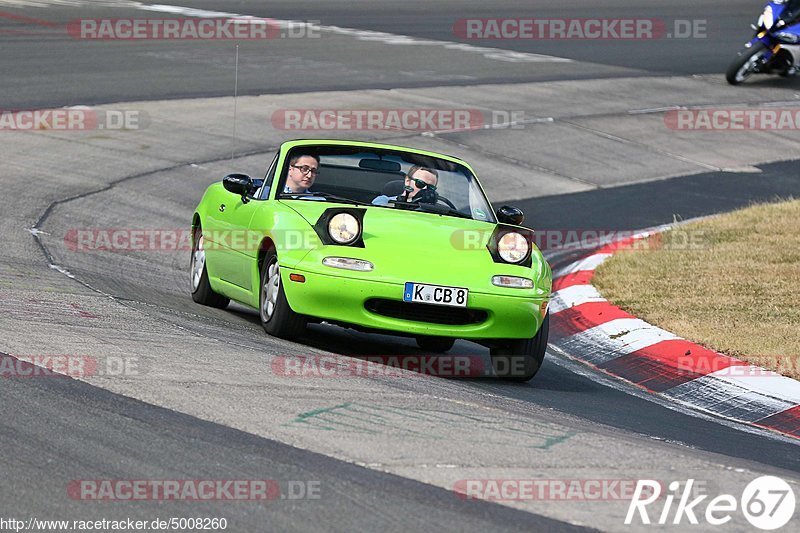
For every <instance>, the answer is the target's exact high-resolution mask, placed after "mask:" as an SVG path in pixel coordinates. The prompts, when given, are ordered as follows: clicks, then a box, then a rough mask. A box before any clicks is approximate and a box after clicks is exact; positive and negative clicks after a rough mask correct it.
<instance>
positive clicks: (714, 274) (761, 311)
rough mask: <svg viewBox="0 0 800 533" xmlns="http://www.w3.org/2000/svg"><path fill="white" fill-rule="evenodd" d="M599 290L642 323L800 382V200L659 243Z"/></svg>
mask: <svg viewBox="0 0 800 533" xmlns="http://www.w3.org/2000/svg"><path fill="white" fill-rule="evenodd" d="M592 283H593V284H594V285H595V286H596V287H597V288H598V289H599V290H600V292H601V293H602V294H603V296H604V297H606V298H608V300H610V301H611V302H613V303H614V304H616V305H618V306H619V307H621V308H623V309H625V310H626V311H628V312H629V313H631V314H633V315H635V316H638V317H639V318H641V319H642V320H646V321H647V322H650V323H651V324H654V325H657V326H659V327H661V328H664V329H666V330H667V331H671V332H673V333H675V334H676V335H679V336H681V337H684V338H686V339H689V340H691V341H694V342H697V343H698V344H702V345H704V346H707V347H709V348H711V349H714V350H716V351H719V352H722V353H725V354H727V355H730V356H733V357H737V358H739V359H743V360H746V361H749V362H751V363H753V364H756V365H759V366H763V367H765V368H769V369H771V370H775V371H776V372H780V373H782V374H784V375H787V376H791V377H793V378H795V379H800V200H792V201H788V202H782V203H778V204H759V205H755V206H753V207H749V208H747V209H743V210H740V211H736V212H733V213H729V214H725V215H722V216H719V217H714V218H710V219H707V220H704V221H701V222H696V223H692V224H688V225H685V226H682V227H680V228H678V229H675V230H671V231H669V232H667V233H665V234H663V235H660V236H658V235H657V236H654V237H651V238H650V239H648V240H647V242H646V243H644V246H637V247H636V249H633V250H629V251H621V252H618V253H617V254H616V255H614V257H612V258H611V259H610V260H608V261H606V262H605V263H604V264H603V265H602V266H601V267H600V268H599V269H598V270H597V273H596V275H595V277H594V280H593V282H592Z"/></svg>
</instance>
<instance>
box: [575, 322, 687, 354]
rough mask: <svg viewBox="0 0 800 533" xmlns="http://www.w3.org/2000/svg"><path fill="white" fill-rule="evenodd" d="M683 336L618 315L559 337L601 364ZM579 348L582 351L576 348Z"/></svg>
mask: <svg viewBox="0 0 800 533" xmlns="http://www.w3.org/2000/svg"><path fill="white" fill-rule="evenodd" d="M675 339H680V337H678V336H677V335H675V334H674V333H670V332H669V331H666V330H663V329H661V328H657V327H655V326H653V325H651V324H648V323H647V322H645V321H644V320H640V319H638V318H617V319H615V320H611V321H609V322H606V323H605V324H600V325H599V326H595V327H593V328H589V329H587V330H584V331H581V332H579V333H575V334H574V335H570V336H569V337H567V338H565V339H563V340H561V341H559V345H561V346H562V348H563V349H565V350H568V351H572V352H575V353H582V354H588V355H587V356H586V358H585V359H586V360H587V361H588V362H590V363H592V364H600V363H604V362H606V361H610V360H611V359H616V358H617V357H621V356H623V355H627V354H629V353H633V352H635V351H637V350H641V349H643V348H647V347H649V346H653V345H655V344H658V343H659V342H661V341H668V340H675ZM576 350H579V351H576Z"/></svg>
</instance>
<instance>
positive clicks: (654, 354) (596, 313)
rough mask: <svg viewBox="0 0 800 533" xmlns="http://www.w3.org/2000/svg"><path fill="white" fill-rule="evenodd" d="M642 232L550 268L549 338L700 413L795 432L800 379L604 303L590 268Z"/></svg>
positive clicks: (799, 434)
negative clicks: (734, 356)
mask: <svg viewBox="0 0 800 533" xmlns="http://www.w3.org/2000/svg"><path fill="white" fill-rule="evenodd" d="M657 231H661V230H655V231H647V232H642V233H639V234H636V235H634V236H633V237H630V238H627V239H623V240H620V241H617V242H615V243H611V244H608V245H606V246H603V247H601V248H599V249H597V250H596V251H595V252H594V253H592V255H590V256H588V257H585V258H583V259H581V260H579V261H576V262H573V263H571V264H569V265H567V266H565V267H563V268H560V269H556V270H555V272H554V280H553V291H554V292H553V296H552V299H551V303H550V308H549V309H550V322H551V339H550V342H551V343H552V344H555V345H556V346H558V347H559V348H560V349H561V350H563V351H564V352H566V353H567V354H569V355H570V356H571V357H574V358H575V359H578V360H581V361H583V362H584V363H587V364H589V365H591V366H593V367H595V368H597V369H599V370H601V371H603V372H605V373H607V374H610V375H613V376H616V377H619V378H622V379H624V380H626V381H628V382H631V383H633V384H635V385H637V386H639V387H641V388H643V389H645V390H647V391H649V392H652V393H656V394H659V395H661V396H663V397H666V398H668V399H671V400H675V401H678V402H680V403H682V404H684V405H688V406H691V407H693V408H696V409H700V410H702V411H705V412H708V413H712V414H715V415H718V416H722V417H725V418H727V419H730V420H735V421H738V422H743V423H747V424H751V425H754V426H758V427H761V428H767V429H771V430H775V431H778V432H781V433H784V434H786V435H790V436H792V437H796V438H800V381H796V380H794V379H790V378H787V377H785V376H781V375H780V374H777V373H775V372H772V371H769V370H765V369H763V368H760V367H757V366H753V365H750V364H748V363H746V362H744V361H739V360H738V359H734V358H732V357H728V356H726V355H722V354H720V353H717V352H714V351H712V350H709V349H707V348H703V347H702V346H700V345H698V344H694V343H692V342H689V341H687V340H685V339H682V338H680V337H678V336H676V335H674V334H672V333H670V332H668V331H665V330H663V329H661V328H657V327H655V326H653V325H651V324H648V323H647V322H645V321H643V320H640V319H638V318H636V317H635V316H632V315H630V314H628V313H626V312H625V311H623V310H622V309H620V308H618V307H616V306H614V305H612V304H610V303H609V302H608V301H607V300H606V299H605V298H603V297H602V295H601V294H600V293H599V292H598V291H597V289H596V288H595V287H594V286H592V284H591V282H592V277H593V276H594V271H595V269H596V268H597V267H598V266H600V265H601V264H602V263H603V262H604V261H606V260H607V259H608V258H609V257H611V256H612V255H613V254H614V252H615V251H616V250H619V249H623V248H630V247H631V245H632V243H633V242H634V241H636V240H637V239H642V238H645V237H648V236H650V235H652V234H653V233H655V232H657Z"/></svg>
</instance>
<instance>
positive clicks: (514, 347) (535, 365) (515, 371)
mask: <svg viewBox="0 0 800 533" xmlns="http://www.w3.org/2000/svg"><path fill="white" fill-rule="evenodd" d="M549 334H550V314H549V313H548V314H547V315H545V317H544V321H543V322H542V326H541V327H540V328H539V332H538V333H536V335H535V336H534V337H533V338H531V339H514V340H510V341H509V342H508V343H507V344H506V345H504V346H502V347H496V348H492V349H491V354H492V367H493V368H494V373H495V375H496V376H497V377H500V378H503V379H507V380H509V381H529V380H530V379H532V378H533V376H535V375H536V373H537V372H538V371H539V368H541V366H542V362H543V361H544V354H545V352H546V351H547V338H548V336H549Z"/></svg>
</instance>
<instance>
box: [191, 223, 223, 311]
mask: <svg viewBox="0 0 800 533" xmlns="http://www.w3.org/2000/svg"><path fill="white" fill-rule="evenodd" d="M203 242H204V240H203V230H202V229H200V228H199V227H198V228H197V229H196V230H195V232H194V236H193V238H192V259H191V261H190V263H189V271H190V274H191V276H192V300H194V301H195V302H197V303H199V304H201V305H207V306H209V307H217V308H219V309H225V308H226V307H228V304H229V303H230V299H229V298H226V297H224V296H222V295H221V294H217V293H216V292H214V291H213V290H212V289H211V284H210V283H209V282H208V269H207V268H206V251H205V249H204V248H203Z"/></svg>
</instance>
